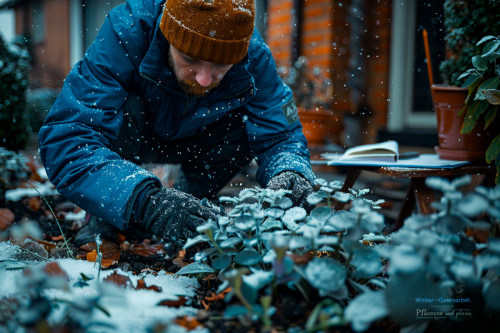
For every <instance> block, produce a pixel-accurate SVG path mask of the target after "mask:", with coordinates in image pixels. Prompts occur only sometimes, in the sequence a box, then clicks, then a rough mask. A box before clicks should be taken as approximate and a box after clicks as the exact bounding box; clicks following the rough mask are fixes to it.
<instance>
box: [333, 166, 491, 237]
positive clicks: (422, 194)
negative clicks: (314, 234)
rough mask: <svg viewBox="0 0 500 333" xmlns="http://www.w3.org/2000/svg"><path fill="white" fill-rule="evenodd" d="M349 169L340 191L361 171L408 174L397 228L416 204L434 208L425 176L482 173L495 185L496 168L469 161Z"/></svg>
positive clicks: (338, 206)
mask: <svg viewBox="0 0 500 333" xmlns="http://www.w3.org/2000/svg"><path fill="white" fill-rule="evenodd" d="M347 168H349V171H348V173H347V176H346V178H345V181H344V185H343V186H342V189H341V191H342V192H347V191H348V190H349V189H350V188H352V187H353V185H354V183H355V182H356V180H357V179H358V177H359V175H360V173H361V171H363V170H365V171H368V172H375V173H378V174H380V175H385V176H390V177H394V178H410V186H409V187H408V190H407V192H406V199H405V201H404V202H403V206H402V207H401V210H400V212H399V215H398V218H397V220H396V229H399V228H401V227H402V226H403V224H404V221H405V219H406V218H407V217H408V216H410V215H411V214H412V212H413V209H414V208H415V204H416V205H417V208H418V212H419V213H420V214H423V215H428V214H431V213H432V212H433V209H432V208H431V202H433V201H434V191H433V190H432V189H430V188H429V187H427V185H425V179H426V178H427V177H445V178H446V177H452V178H453V177H459V176H463V175H485V176H486V179H485V184H488V185H491V186H494V184H495V175H496V169H495V167H494V166H493V165H486V164H484V165H476V164H469V165H465V166H461V167H457V168H454V169H435V168H432V169H431V168H406V167H405V168H403V167H373V166H359V165H357V166H347ZM343 206H344V203H342V202H337V203H336V204H335V209H336V210H338V209H342V208H343Z"/></svg>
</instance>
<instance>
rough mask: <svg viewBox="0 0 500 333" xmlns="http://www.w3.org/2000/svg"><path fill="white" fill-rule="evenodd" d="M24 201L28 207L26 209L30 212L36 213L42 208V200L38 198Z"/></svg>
mask: <svg viewBox="0 0 500 333" xmlns="http://www.w3.org/2000/svg"><path fill="white" fill-rule="evenodd" d="M26 200H27V203H26V204H27V205H28V208H29V209H30V210H31V211H32V212H38V211H39V210H40V208H41V207H42V198H40V197H30V198H29V199H26Z"/></svg>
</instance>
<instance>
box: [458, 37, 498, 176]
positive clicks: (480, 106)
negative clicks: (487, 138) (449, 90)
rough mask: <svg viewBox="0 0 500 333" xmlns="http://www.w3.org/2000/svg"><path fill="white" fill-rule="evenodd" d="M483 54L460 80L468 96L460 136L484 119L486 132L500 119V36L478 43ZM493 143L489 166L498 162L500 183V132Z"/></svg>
mask: <svg viewBox="0 0 500 333" xmlns="http://www.w3.org/2000/svg"><path fill="white" fill-rule="evenodd" d="M477 47H482V53H481V54H478V55H475V56H473V57H472V65H473V67H472V68H470V69H468V70H467V71H465V72H464V73H463V74H462V75H460V76H459V79H464V78H465V79H466V80H465V82H464V84H463V87H467V89H468V96H467V99H466V101H465V107H464V108H463V109H462V111H461V112H466V114H465V119H464V122H463V124H462V128H461V130H460V133H462V134H468V133H470V132H471V131H472V130H473V129H474V127H476V126H479V125H478V121H479V119H480V118H482V119H483V120H484V129H486V128H488V127H490V125H492V123H493V122H494V120H495V119H496V118H497V115H498V105H500V90H498V87H499V86H500V63H499V62H498V59H499V58H500V35H499V36H492V35H489V36H485V37H483V38H482V39H481V40H480V41H479V42H478V43H477ZM497 133H498V134H497V135H496V136H495V137H494V138H493V139H492V141H491V143H490V145H489V146H488V149H487V150H486V162H488V163H492V162H493V161H495V165H496V168H497V176H496V182H497V183H499V182H500V132H499V131H498V129H497Z"/></svg>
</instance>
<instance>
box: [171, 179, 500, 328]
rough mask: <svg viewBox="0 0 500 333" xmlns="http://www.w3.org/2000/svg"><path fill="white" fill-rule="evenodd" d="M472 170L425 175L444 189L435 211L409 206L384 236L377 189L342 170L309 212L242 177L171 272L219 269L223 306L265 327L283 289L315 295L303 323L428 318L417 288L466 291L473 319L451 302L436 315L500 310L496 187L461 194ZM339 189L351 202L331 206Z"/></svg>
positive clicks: (425, 292)
mask: <svg viewBox="0 0 500 333" xmlns="http://www.w3.org/2000/svg"><path fill="white" fill-rule="evenodd" d="M469 182H470V177H462V178H459V179H455V180H453V181H448V180H445V179H440V178H429V179H428V180H427V185H428V186H429V187H431V188H433V189H435V190H437V191H441V192H443V195H442V199H441V201H440V202H439V203H434V208H435V209H436V210H437V211H438V212H437V213H436V214H433V215H429V216H419V215H413V216H411V217H410V218H408V219H407V220H406V222H405V225H404V226H403V227H402V228H401V229H400V230H398V231H397V232H394V233H392V234H391V235H389V236H386V235H384V234H383V233H382V229H383V228H384V219H383V216H382V215H381V214H379V213H378V212H376V209H377V208H379V206H378V205H379V204H380V203H381V202H382V201H373V200H369V199H367V198H365V197H364V196H365V195H366V194H367V193H368V192H369V191H368V190H360V191H353V190H350V191H349V192H348V193H342V192H338V190H339V189H340V187H341V186H340V185H341V184H340V183H339V182H327V181H326V180H323V179H318V180H317V184H316V185H317V188H319V190H318V191H316V192H315V193H313V194H311V195H310V196H309V197H308V201H309V203H310V204H312V205H317V204H320V205H319V206H317V207H316V208H314V210H313V211H312V212H311V213H310V214H308V213H307V212H306V211H305V210H303V209H302V208H300V207H292V204H291V202H290V200H289V199H288V198H287V197H286V195H287V194H289V191H285V190H280V191H272V190H269V189H258V188H255V189H245V190H243V191H241V192H240V194H239V196H238V197H222V198H221V199H220V200H221V201H223V202H226V203H230V204H232V205H234V208H233V209H232V210H231V211H230V212H229V213H228V215H227V216H223V217H219V218H218V220H217V221H213V220H210V221H208V222H207V223H206V224H205V225H203V226H200V227H198V228H197V231H198V232H199V236H197V237H195V238H193V239H190V240H188V241H187V243H186V245H185V248H189V247H191V246H193V245H195V244H200V243H204V244H206V245H207V246H206V247H205V248H204V249H203V250H201V251H199V252H198V253H197V254H196V255H195V260H196V262H194V263H192V264H190V265H188V266H186V267H184V268H183V271H180V272H178V273H177V274H198V275H199V274H200V273H207V274H208V273H213V272H214V271H215V272H218V275H219V279H221V280H222V281H223V282H222V284H221V285H220V286H219V288H218V292H221V291H222V290H226V288H227V287H232V288H231V291H230V292H229V293H228V294H227V295H226V299H225V300H226V302H227V303H228V304H230V305H229V306H228V307H227V308H226V311H225V314H224V317H225V318H234V317H240V318H241V317H247V319H248V318H250V319H253V320H259V321H260V322H261V324H262V327H263V329H264V330H265V329H269V328H270V327H271V324H272V319H273V314H274V313H275V312H276V308H275V307H276V306H277V304H278V303H277V300H278V299H280V297H282V292H283V291H284V290H285V289H288V290H290V291H293V292H294V293H295V294H300V295H302V297H303V298H304V300H305V301H306V302H309V303H310V304H311V305H312V306H311V307H314V309H313V310H312V312H311V314H310V316H309V318H308V320H307V322H306V323H305V326H304V330H305V332H317V331H320V330H326V329H328V327H332V326H336V327H341V326H346V325H350V326H351V328H352V329H353V330H354V331H357V332H361V331H365V330H366V329H368V328H369V327H370V326H371V325H372V323H374V322H377V321H380V320H383V319H384V318H390V319H395V320H397V321H398V322H399V324H400V325H401V327H411V326H412V325H417V324H422V323H424V324H428V323H429V321H430V319H432V318H429V320H427V321H422V320H421V319H419V318H417V316H416V315H415V310H416V304H415V298H418V297H421V298H429V299H431V298H432V299H438V298H439V297H443V298H444V299H451V298H453V299H456V298H467V299H471V300H473V301H472V304H471V306H474V314H473V318H472V319H470V318H469V317H465V316H463V317H460V318H458V317H457V315H456V314H455V313H454V312H453V313H452V312H449V314H447V315H443V318H444V321H443V322H445V323H446V322H448V321H450V320H451V321H453V322H456V323H461V322H462V321H466V320H480V321H485V322H487V321H488V320H489V319H490V318H491V316H494V314H495V313H498V311H500V304H499V303H498V302H497V301H495V300H494V297H489V296H488V295H490V294H495V295H496V294H497V293H498V292H500V284H499V283H497V277H498V271H499V270H500V250H499V249H500V246H499V245H500V239H498V238H495V237H493V235H495V234H497V233H498V225H499V223H500V187H496V188H493V189H486V188H483V187H478V188H477V189H476V191H475V192H474V193H471V194H467V195H463V194H462V193H461V192H460V191H459V188H460V187H462V186H464V185H467V184H468V183H469ZM334 199H335V200H340V201H343V202H346V203H348V207H350V208H349V210H339V211H335V210H333V209H332V205H331V203H332V201H333V200H334ZM325 204H326V205H325ZM477 217H479V218H477ZM467 229H469V230H481V231H491V237H490V239H489V242H488V243H487V244H476V243H474V241H473V239H472V238H471V236H469V235H468V234H466V233H465V230H467ZM278 290H279V291H278ZM233 298H236V300H237V301H238V302H234V301H232V299H233ZM314 304H315V306H314ZM452 308H453V304H451V305H450V304H445V305H443V306H442V307H440V308H439V309H444V310H450V309H452ZM429 309H431V307H429ZM444 310H443V311H444ZM478 318H480V319H478ZM423 328H424V329H425V327H423Z"/></svg>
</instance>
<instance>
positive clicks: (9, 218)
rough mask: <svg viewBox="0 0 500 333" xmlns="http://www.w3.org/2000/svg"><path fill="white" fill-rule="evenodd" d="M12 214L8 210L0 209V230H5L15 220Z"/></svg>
mask: <svg viewBox="0 0 500 333" xmlns="http://www.w3.org/2000/svg"><path fill="white" fill-rule="evenodd" d="M15 217H16V216H15V215H14V213H13V212H12V211H11V210H10V209H8V208H0V230H6V229H7V228H8V227H10V225H11V224H12V222H14V219H15Z"/></svg>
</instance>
